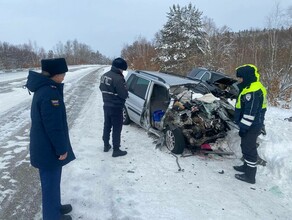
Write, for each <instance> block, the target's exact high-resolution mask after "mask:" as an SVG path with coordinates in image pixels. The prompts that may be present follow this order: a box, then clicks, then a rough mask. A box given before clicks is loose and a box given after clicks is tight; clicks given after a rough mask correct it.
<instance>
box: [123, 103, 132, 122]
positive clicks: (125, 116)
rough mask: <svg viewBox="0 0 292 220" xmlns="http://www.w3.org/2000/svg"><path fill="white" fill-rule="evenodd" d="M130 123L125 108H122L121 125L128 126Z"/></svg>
mask: <svg viewBox="0 0 292 220" xmlns="http://www.w3.org/2000/svg"><path fill="white" fill-rule="evenodd" d="M130 123H131V119H130V118H129V115H128V112H127V109H126V107H123V125H128V124H130Z"/></svg>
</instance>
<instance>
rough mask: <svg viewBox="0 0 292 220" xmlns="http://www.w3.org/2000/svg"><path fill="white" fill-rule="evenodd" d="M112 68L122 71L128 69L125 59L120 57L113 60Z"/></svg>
mask: <svg viewBox="0 0 292 220" xmlns="http://www.w3.org/2000/svg"><path fill="white" fill-rule="evenodd" d="M112 66H114V67H116V68H118V69H121V70H126V69H128V64H127V62H126V61H125V60H124V59H123V58H120V57H119V58H116V59H114V60H113V63H112Z"/></svg>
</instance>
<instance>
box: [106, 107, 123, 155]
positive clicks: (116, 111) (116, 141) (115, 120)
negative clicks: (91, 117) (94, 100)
mask: <svg viewBox="0 0 292 220" xmlns="http://www.w3.org/2000/svg"><path fill="white" fill-rule="evenodd" d="M103 110H104V127H103V136H102V139H103V142H104V145H105V146H108V145H109V140H110V133H111V129H113V132H112V141H113V148H114V150H117V149H119V148H120V146H121V131H122V127H123V108H122V107H109V106H104V107H103Z"/></svg>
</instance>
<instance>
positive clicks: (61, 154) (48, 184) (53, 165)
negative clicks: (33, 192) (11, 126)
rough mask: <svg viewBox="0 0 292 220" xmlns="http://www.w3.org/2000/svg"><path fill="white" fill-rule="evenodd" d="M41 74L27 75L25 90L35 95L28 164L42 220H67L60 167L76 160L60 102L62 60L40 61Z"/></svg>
mask: <svg viewBox="0 0 292 220" xmlns="http://www.w3.org/2000/svg"><path fill="white" fill-rule="evenodd" d="M41 65H42V72H41V73H37V72H34V71H29V75H28V80H27V83H26V87H27V88H28V89H29V90H30V91H31V92H34V95H33V100H32V105H31V130H30V161H31V165H32V166H34V167H36V168H38V169H39V173H40V179H41V187H42V209H43V220H59V219H61V220H70V219H72V218H71V216H70V215H66V214H67V213H69V212H70V211H71V210H72V206H71V205H70V204H67V205H61V192H60V183H61V174H62V166H64V165H66V164H68V163H69V162H70V161H72V160H74V159H75V155H74V153H73V151H72V147H71V143H70V139H69V133H68V125H67V118H66V109H65V104H64V100H63V86H64V84H63V83H62V81H63V80H64V77H65V73H66V72H67V71H68V68H67V64H66V61H65V59H64V58H58V59H45V60H42V61H41Z"/></svg>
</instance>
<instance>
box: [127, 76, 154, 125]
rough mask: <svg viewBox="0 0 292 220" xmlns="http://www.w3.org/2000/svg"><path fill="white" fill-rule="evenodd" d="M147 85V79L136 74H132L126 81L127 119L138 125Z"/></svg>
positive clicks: (148, 83)
mask: <svg viewBox="0 0 292 220" xmlns="http://www.w3.org/2000/svg"><path fill="white" fill-rule="evenodd" d="M149 85H150V81H149V80H148V79H145V78H143V77H140V76H137V75H136V74H132V75H131V76H130V78H129V79H128V80H127V86H128V91H129V97H128V99H127V101H126V108H127V111H128V115H129V118H130V119H131V120H132V121H133V122H135V123H136V124H139V125H141V116H142V113H143V110H144V108H145V103H146V97H147V92H148V90H149Z"/></svg>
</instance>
